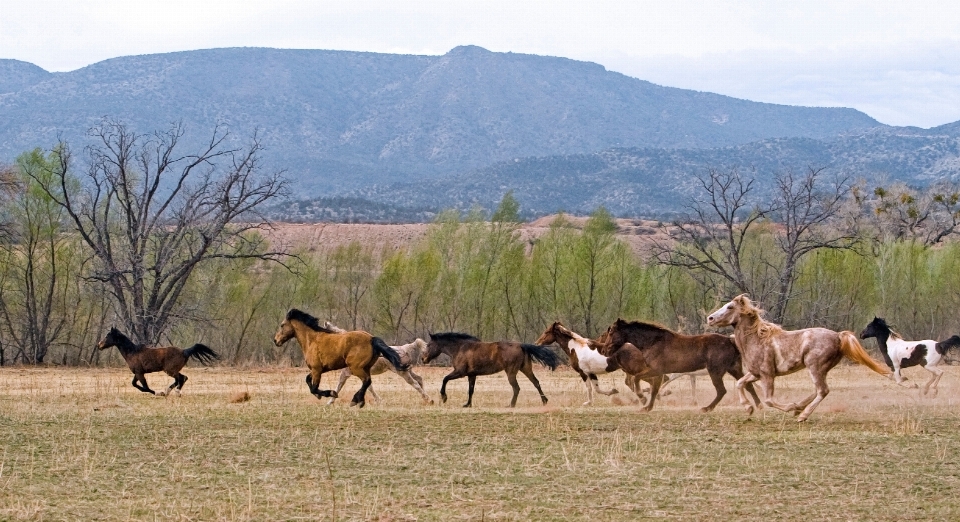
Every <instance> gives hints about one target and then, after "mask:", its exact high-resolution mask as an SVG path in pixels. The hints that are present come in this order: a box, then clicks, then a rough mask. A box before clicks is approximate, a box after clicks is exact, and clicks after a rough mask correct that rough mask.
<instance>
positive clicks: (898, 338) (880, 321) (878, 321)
mask: <svg viewBox="0 0 960 522" xmlns="http://www.w3.org/2000/svg"><path fill="white" fill-rule="evenodd" d="M870 324H877V325H878V326H882V327H883V328H885V329H886V330H887V332H889V333H890V339H893V340H895V341H902V340H903V336H902V335H900V334H899V333H897V332H895V331H893V328H890V325H888V324H887V321H886V320H885V319H883V318H882V317H874V318H873V321H872V322H871V323H870Z"/></svg>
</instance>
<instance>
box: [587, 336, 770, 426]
mask: <svg viewBox="0 0 960 522" xmlns="http://www.w3.org/2000/svg"><path fill="white" fill-rule="evenodd" d="M606 338H607V342H608V343H609V345H610V348H611V349H612V350H616V351H615V352H613V357H615V358H616V359H617V361H618V362H619V363H620V367H621V368H623V371H625V372H627V373H629V374H631V375H633V376H634V378H635V379H643V378H648V377H651V376H658V375H659V376H665V375H667V374H670V373H687V372H693V371H696V370H700V369H704V368H706V370H707V374H708V375H710V380H711V381H713V387H714V388H715V389H716V390H717V396H716V397H715V398H714V399H713V402H711V403H710V404H708V405H706V406H704V407H702V408H700V411H701V412H703V413H706V412H709V411H711V410H713V409H714V408H715V407H716V406H717V403H719V402H720V399H722V398H723V396H724V395H726V394H727V388H726V387H725V386H724V385H723V375H724V374H726V373H729V374H730V375H732V376H733V377H734V378H735V379H740V378H741V377H743V370H741V367H740V352H738V351H737V346H736V345H735V344H734V343H733V340H732V339H730V337H729V336H726V335H720V334H714V333H708V334H702V335H684V334H680V333H677V332H674V331H672V330H670V329H668V328H665V327H663V326H660V325H656V324H651V323H644V322H640V321H631V322H627V321H624V320H623V319H617V320H616V322H614V323H613V324H612V325H610V328H608V329H607V333H606ZM636 352H639V353H636ZM660 385H661V381H653V382H651V383H650V398H649V399H648V400H647V403H646V404H644V406H643V410H644V411H650V410H651V409H652V408H653V402H654V401H655V400H656V398H657V393H658V392H659V391H660ZM748 390H749V391H750V393H751V394H752V395H753V397H754V400H755V401H756V403H757V404H760V398H759V397H757V393H756V391H755V390H754V389H753V386H752V385H751V386H750V387H749V388H748Z"/></svg>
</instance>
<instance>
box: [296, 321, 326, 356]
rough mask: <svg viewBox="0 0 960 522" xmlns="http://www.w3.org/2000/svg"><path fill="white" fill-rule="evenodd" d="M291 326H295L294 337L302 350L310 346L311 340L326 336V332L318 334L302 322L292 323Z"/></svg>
mask: <svg viewBox="0 0 960 522" xmlns="http://www.w3.org/2000/svg"><path fill="white" fill-rule="evenodd" d="M290 325H291V326H293V336H294V337H296V338H297V342H298V343H300V348H301V349H304V350H306V349H307V346H309V345H310V340H311V339H314V338H316V337H319V336H321V335H326V334H325V333H324V332H318V331H316V330H314V329H313V328H310V327H309V326H307V325H305V324H303V323H301V322H300V321H290Z"/></svg>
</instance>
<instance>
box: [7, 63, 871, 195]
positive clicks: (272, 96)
mask: <svg viewBox="0 0 960 522" xmlns="http://www.w3.org/2000/svg"><path fill="white" fill-rule="evenodd" d="M3 72H7V74H5V75H2V77H3V79H0V161H10V160H12V158H13V157H15V156H16V155H17V154H19V153H20V152H22V151H24V150H27V149H30V148H33V147H36V146H41V147H50V146H52V145H53V144H54V142H55V140H56V139H57V136H63V137H64V138H66V139H67V140H68V141H70V142H71V143H72V144H74V146H75V148H80V146H82V145H83V144H84V143H85V142H86V141H85V140H86V138H85V134H84V133H85V131H86V130H87V129H88V128H89V127H90V126H91V125H93V124H95V123H96V122H97V121H98V120H99V119H100V118H101V117H103V116H111V117H117V118H121V119H122V120H124V121H126V122H128V123H130V124H131V125H133V126H134V127H135V128H136V129H137V130H139V131H140V132H150V131H153V130H155V129H159V128H164V127H166V126H168V125H169V124H170V122H173V121H178V120H181V121H183V122H184V123H185V125H186V127H187V129H188V131H189V132H190V134H189V135H188V136H187V137H186V140H185V143H187V144H189V143H199V142H201V141H202V140H204V139H205V138H207V137H208V136H209V133H210V131H211V129H212V127H213V125H214V124H215V123H216V122H218V121H220V122H223V123H225V124H227V125H229V127H230V129H231V130H232V131H233V132H234V136H233V137H234V140H235V143H237V144H240V143H243V142H245V141H246V140H247V139H248V137H249V136H250V134H251V133H252V132H253V130H254V129H259V132H260V135H261V136H262V137H263V139H264V144H265V145H266V146H267V147H268V149H267V153H266V156H265V159H266V160H267V162H268V164H269V165H270V166H272V167H274V168H284V169H287V170H288V172H290V174H291V176H292V177H293V178H295V179H296V180H297V182H298V188H299V189H300V191H301V194H304V195H322V194H329V193H336V192H343V191H344V190H347V189H350V188H357V187H362V186H365V185H368V184H370V183H374V182H379V183H385V182H391V181H399V180H408V181H410V180H419V179H425V178H431V177H437V176H442V175H454V174H460V173H463V172H468V171H471V170H475V169H479V168H482V167H485V166H487V165H490V164H493V163H495V162H499V161H506V160H512V159H514V158H522V157H530V156H551V155H560V154H565V155H568V154H580V153H592V152H595V151H598V150H603V149H608V148H611V147H643V148H650V147H663V148H697V147H703V148H715V147H724V146H732V145H738V144H744V143H749V142H754V141H757V140H761V139H765V138H773V137H809V138H826V137H833V136H838V135H842V134H850V133H860V132H864V131H866V130H868V129H871V128H879V127H882V126H880V125H879V124H878V123H877V122H876V121H875V120H873V119H871V118H870V117H868V116H866V115H865V114H863V113H860V112H858V111H855V110H852V109H839V108H805V107H789V106H781V105H772V104H762V103H755V102H749V101H744V100H738V99H734V98H730V97H726V96H720V95H716V94H709V93H701V92H694V91H688V90H682V89H674V88H668V87H661V86H657V85H654V84H651V83H649V82H645V81H641V80H638V79H634V78H629V77H627V76H624V75H621V74H618V73H613V72H609V71H606V70H605V69H604V68H603V67H601V66H599V65H596V64H592V63H586V62H578V61H574V60H569V59H564V58H553V57H543V56H533V55H523V54H511V53H491V52H488V51H486V50H484V49H481V48H479V47H470V46H468V47H458V48H456V49H453V50H452V51H450V52H449V53H447V54H446V55H443V56H409V55H387V54H375V53H357V52H344V51H317V50H277V49H258V48H238V49H213V50H202V51H189V52H180V53H170V54H160V55H146V56H129V57H122V58H115V59H111V60H106V61H103V62H100V63H97V64H93V65H91V66H88V67H85V68H83V69H79V70H77V71H72V72H67V73H47V72H45V71H43V70H42V69H39V68H37V67H35V66H31V65H30V64H25V63H23V62H15V61H12V60H4V61H2V62H0V73H3Z"/></svg>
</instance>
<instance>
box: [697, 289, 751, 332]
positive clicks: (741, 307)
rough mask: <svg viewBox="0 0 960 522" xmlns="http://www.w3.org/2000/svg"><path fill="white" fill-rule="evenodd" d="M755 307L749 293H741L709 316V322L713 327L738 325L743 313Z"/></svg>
mask: <svg viewBox="0 0 960 522" xmlns="http://www.w3.org/2000/svg"><path fill="white" fill-rule="evenodd" d="M755 309H756V308H755V307H754V306H753V304H752V303H751V302H750V298H749V297H747V294H740V295H738V296H737V297H734V298H733V300H732V301H730V302H729V303H727V304H725V305H723V306H721V307H720V308H718V309H717V310H716V311H715V312H713V313H712V314H710V315H709V316H707V324H708V325H710V326H713V327H720V326H736V324H737V322H739V321H740V316H741V315H742V314H743V313H745V312H749V311H752V310H755Z"/></svg>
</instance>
